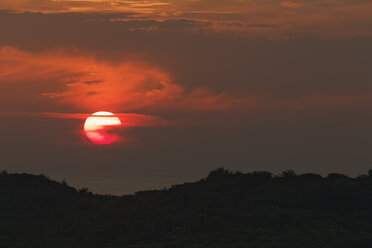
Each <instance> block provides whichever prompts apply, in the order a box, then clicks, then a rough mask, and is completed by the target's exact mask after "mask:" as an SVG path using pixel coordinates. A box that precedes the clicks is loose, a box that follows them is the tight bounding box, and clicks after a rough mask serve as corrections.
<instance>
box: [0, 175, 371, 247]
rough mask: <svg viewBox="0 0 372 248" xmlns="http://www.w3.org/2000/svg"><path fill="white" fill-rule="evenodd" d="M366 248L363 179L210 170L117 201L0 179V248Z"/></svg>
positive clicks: (33, 181) (45, 183) (367, 196)
mask: <svg viewBox="0 0 372 248" xmlns="http://www.w3.org/2000/svg"><path fill="white" fill-rule="evenodd" d="M371 245H372V172H371V171H369V172H368V175H362V176H359V177H357V178H350V177H348V176H345V175H341V174H336V173H333V174H329V175H328V176H327V177H322V176H320V175H316V174H301V175H297V174H296V173H295V172H294V171H290V170H287V171H284V172H283V173H281V174H280V175H278V176H274V175H272V174H271V173H270V172H252V173H248V174H244V173H241V172H231V171H228V170H225V169H223V168H219V169H217V170H215V171H212V172H210V173H209V175H208V176H207V178H205V179H202V180H200V181H198V182H195V183H185V184H183V185H175V186H172V187H171V188H169V189H166V190H154V191H142V192H137V193H136V194H134V195H127V196H122V197H117V196H108V195H106V196H105V195H95V194H93V193H91V192H89V190H88V189H87V188H82V189H81V190H75V189H74V188H72V187H70V186H68V184H67V183H66V182H65V181H63V182H62V183H58V182H55V181H52V180H49V179H48V178H46V177H45V176H43V175H40V176H34V175H28V174H9V173H7V172H5V171H3V172H1V173H0V247H10V248H34V247H35V248H49V247H51V248H60V247H61V248H62V247H65V248H83V247H84V248H85V247H86V248H171V247H174V248H186V247H187V248H188V247H190V248H195V247H206V248H208V247H215V248H218V247H221V248H222V247H223V248H233V247H234V248H235V247H236V248H245V247H252V248H256V247H257V248H265V247H270V248H292V247H293V248H307V247H308V248H323V247H324V248H330V247H334V248H343V247H345V248H346V247H348V248H349V247H357V248H359V247H366V248H367V247H368V248H369V247H371Z"/></svg>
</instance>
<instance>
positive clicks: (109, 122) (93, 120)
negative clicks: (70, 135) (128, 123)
mask: <svg viewBox="0 0 372 248" xmlns="http://www.w3.org/2000/svg"><path fill="white" fill-rule="evenodd" d="M121 125H122V123H121V121H120V119H119V118H118V117H116V116H115V115H114V114H113V113H110V112H106V111H99V112H96V113H94V114H92V115H91V116H89V117H88V118H87V119H86V121H85V123H84V132H85V135H86V136H87V137H88V139H89V140H91V141H92V142H93V143H95V144H111V143H113V142H115V141H117V140H118V136H117V135H115V134H111V133H108V132H107V130H108V129H109V128H113V127H118V126H121Z"/></svg>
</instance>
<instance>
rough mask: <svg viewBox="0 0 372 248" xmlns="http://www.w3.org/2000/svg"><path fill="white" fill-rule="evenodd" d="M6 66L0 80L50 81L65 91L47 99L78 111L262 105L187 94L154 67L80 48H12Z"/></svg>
mask: <svg viewBox="0 0 372 248" xmlns="http://www.w3.org/2000/svg"><path fill="white" fill-rule="evenodd" d="M96 55H97V54H96ZM0 63H2V64H4V66H1V67H0V80H2V81H8V82H14V83H16V82H23V83H25V82H28V81H30V82H31V81H37V80H44V81H50V84H53V85H55V86H58V87H59V88H60V89H59V90H56V91H47V92H42V95H43V96H45V97H48V98H50V99H52V100H53V101H57V102H58V103H60V104H65V105H72V106H74V108H75V109H76V111H89V112H93V111H98V110H110V111H116V112H118V111H119V112H121V111H133V110H136V111H138V110H143V109H146V110H149V109H150V110H170V109H174V110H192V111H197V110H221V109H229V108H236V107H237V106H238V105H247V104H248V105H249V104H252V103H254V102H255V101H256V98H254V97H253V98H236V97H234V96H231V95H229V94H227V93H221V94H214V93H212V92H210V91H209V90H208V89H201V88H197V89H191V90H186V89H184V88H183V87H182V86H180V85H177V84H175V83H173V81H172V76H171V75H170V74H169V73H167V72H165V71H163V70H162V69H160V68H158V67H156V66H154V65H151V64H148V63H144V62H141V61H138V60H125V59H124V60H121V61H109V60H105V59H98V58H97V57H95V56H94V54H89V53H86V52H82V51H78V50H55V51H48V52H40V53H31V52H24V51H20V50H18V49H16V48H11V47H6V48H2V49H1V50H0ZM54 88H55V87H54Z"/></svg>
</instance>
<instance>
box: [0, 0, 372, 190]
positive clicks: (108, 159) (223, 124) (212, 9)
mask: <svg viewBox="0 0 372 248" xmlns="http://www.w3.org/2000/svg"><path fill="white" fill-rule="evenodd" d="M371 12H372V2H371V1H369V0H306V1H305V0H296V1H279V0H224V1H220V0H213V1H212V0H170V1H151V0H150V1H146V0H145V1H141V0H138V1H136V0H80V1H73V0H2V1H1V2H0V34H1V35H0V137H1V140H0V151H1V152H0V155H1V156H0V165H1V166H0V169H5V170H8V171H10V172H27V173H33V174H45V175H47V176H49V177H50V178H52V179H55V180H59V181H61V180H63V179H66V181H67V183H69V184H70V185H72V186H74V187H77V188H81V187H88V188H89V189H90V190H92V191H93V192H97V193H104V194H116V195H120V194H129V193H133V192H136V191H139V190H150V189H160V188H164V187H168V186H170V185H172V184H178V183H183V182H186V181H194V180H198V179H200V178H202V177H205V176H206V175H207V174H208V172H209V171H210V170H213V169H215V168H218V167H221V166H223V167H225V168H227V169H230V170H239V171H243V172H249V171H262V170H269V171H272V172H273V173H280V172H281V171H283V170H285V169H293V170H295V171H296V172H298V173H305V172H313V173H319V174H322V175H326V174H327V173H330V172H338V173H344V174H347V175H350V176H357V175H360V174H363V173H366V172H367V171H368V170H369V169H372V153H371V147H372V129H371V126H372V115H371V110H372V70H371V67H372V16H371V15H370V13H371ZM97 111H109V112H112V113H114V114H116V116H117V117H118V118H120V120H121V122H122V125H121V126H120V127H117V128H113V129H109V130H107V133H108V134H110V135H111V134H112V135H115V136H116V137H117V140H116V141H115V142H113V143H111V144H106V145H104V144H95V143H93V142H91V140H89V139H88V138H87V136H86V135H85V133H84V122H85V120H86V118H87V117H89V116H90V115H91V114H92V113H94V112H97Z"/></svg>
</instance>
